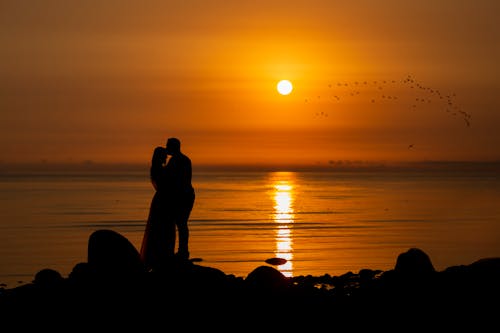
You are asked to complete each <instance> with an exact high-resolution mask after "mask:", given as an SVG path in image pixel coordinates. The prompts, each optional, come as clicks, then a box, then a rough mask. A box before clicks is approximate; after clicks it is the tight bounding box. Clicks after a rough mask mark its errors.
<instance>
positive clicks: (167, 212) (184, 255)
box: [140, 138, 195, 270]
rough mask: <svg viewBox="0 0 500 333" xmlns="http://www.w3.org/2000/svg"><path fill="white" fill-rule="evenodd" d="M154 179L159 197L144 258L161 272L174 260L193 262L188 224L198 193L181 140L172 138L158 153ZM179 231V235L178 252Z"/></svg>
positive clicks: (147, 232) (155, 199) (148, 225)
mask: <svg viewBox="0 0 500 333" xmlns="http://www.w3.org/2000/svg"><path fill="white" fill-rule="evenodd" d="M167 159H168V162H167ZM150 177H151V182H152V184H153V187H154V188H155V194H154V196H153V199H152V201H151V206H150V209H149V215H148V220H147V223H146V230H145V232H144V237H143V240H142V244H141V250H140V254H141V258H142V260H143V262H144V264H145V265H146V268H147V269H148V270H158V269H161V268H162V267H164V266H165V265H168V264H169V263H170V262H172V260H174V259H181V260H188V259H189V247H188V241H189V229H188V220H189V215H190V214H191V210H192V209H193V205H194V199H195V192H194V188H193V186H192V183H191V178H192V166H191V160H190V159H189V157H187V156H186V155H184V154H183V153H182V152H181V142H180V140H179V139H177V138H169V139H168V140H167V145H166V147H156V148H155V149H154V151H153V156H152V158H151V167H150ZM176 231H177V232H178V234H179V240H178V248H177V252H175V243H176Z"/></svg>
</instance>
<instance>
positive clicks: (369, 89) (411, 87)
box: [304, 75, 471, 148]
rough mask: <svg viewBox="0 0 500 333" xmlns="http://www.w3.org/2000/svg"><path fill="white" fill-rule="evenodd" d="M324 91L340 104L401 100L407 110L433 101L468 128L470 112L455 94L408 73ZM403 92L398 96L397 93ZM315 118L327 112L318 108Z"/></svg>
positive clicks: (331, 87) (329, 97)
mask: <svg viewBox="0 0 500 333" xmlns="http://www.w3.org/2000/svg"><path fill="white" fill-rule="evenodd" d="M328 91H329V92H330V95H329V96H328V99H329V100H330V102H335V103H341V102H342V101H344V100H345V99H347V98H355V97H362V96H365V97H367V102H369V103H380V102H392V103H394V102H396V101H397V102H400V101H404V102H405V103H406V104H407V106H408V107H410V108H411V109H417V108H420V107H424V106H425V107H427V108H429V107H430V105H433V104H437V107H438V108H439V109H442V110H444V112H447V113H448V114H450V116H454V117H460V118H462V120H463V121H464V123H465V125H466V126H467V127H470V125H471V122H470V119H471V115H470V114H469V113H467V112H465V111H463V110H462V108H461V107H460V106H459V104H458V103H457V102H456V101H455V98H456V94H455V93H451V94H444V93H442V92H441V91H440V90H439V89H434V88H431V87H428V86H425V85H423V84H422V83H420V82H418V81H417V80H415V79H414V78H413V77H412V76H411V75H408V76H407V77H405V78H404V79H402V80H380V81H352V82H338V83H336V84H329V85H328ZM401 93H403V94H405V96H400V95H398V94H401ZM320 100H322V96H319V95H318V96H316V97H315V98H306V99H305V100H304V102H305V103H314V102H317V101H320ZM315 116H317V117H328V112H326V111H318V112H316V113H315ZM409 148H411V147H409Z"/></svg>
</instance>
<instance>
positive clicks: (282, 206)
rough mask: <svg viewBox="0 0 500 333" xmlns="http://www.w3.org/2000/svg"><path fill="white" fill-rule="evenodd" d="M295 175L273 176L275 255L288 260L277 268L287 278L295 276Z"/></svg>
mask: <svg viewBox="0 0 500 333" xmlns="http://www.w3.org/2000/svg"><path fill="white" fill-rule="evenodd" d="M293 178H294V173H292V172H275V173H273V174H272V176H271V181H272V186H273V199H274V214H273V220H274V222H275V223H276V224H277V228H276V230H277V231H276V249H275V251H274V254H275V256H276V257H278V258H283V259H286V260H287V262H286V263H285V264H283V265H280V266H278V267H277V269H278V270H279V271H280V272H282V273H283V274H284V275H285V276H289V277H290V276H292V275H293V265H292V259H293V241H292V239H293V238H292V228H291V226H292V224H293V222H294V219H295V214H294V200H295V194H294V182H293Z"/></svg>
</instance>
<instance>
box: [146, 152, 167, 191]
mask: <svg viewBox="0 0 500 333" xmlns="http://www.w3.org/2000/svg"><path fill="white" fill-rule="evenodd" d="M166 161H167V150H166V149H165V147H156V148H155V150H154V152H153V157H152V158H151V168H150V177H151V181H152V182H153V185H154V186H155V188H156V187H157V185H158V183H159V181H160V177H161V172H162V167H163V164H164V163H165V162H166Z"/></svg>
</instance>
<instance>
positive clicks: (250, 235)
mask: <svg viewBox="0 0 500 333" xmlns="http://www.w3.org/2000/svg"><path fill="white" fill-rule="evenodd" d="M147 172H148V171H147V170H145V171H143V172H117V173H110V172H86V173H73V174H71V173H65V174H59V173H41V174H33V173H20V174H16V175H1V176H0V214H1V215H0V217H1V218H0V283H2V284H3V286H7V287H15V286H16V285H18V284H20V283H26V282H30V281H32V280H33V278H34V274H36V272H38V271H39V270H41V269H43V268H52V269H55V270H57V271H59V272H60V273H61V274H62V275H63V276H67V275H68V274H69V273H70V272H71V270H72V268H73V267H74V266H75V265H76V264H77V263H79V262H85V261H86V260H87V241H88V237H89V236H90V234H91V233H92V232H93V231H95V230H98V229H112V230H115V231H117V232H119V233H121V234H122V235H124V236H125V237H127V238H128V239H129V240H130V241H131V242H132V244H134V245H135V246H136V248H137V249H139V247H140V242H141V240H142V235H143V232H144V227H145V222H146V218H147V215H148V210H149V204H150V200H151V198H152V196H153V188H152V186H151V184H150V182H149V178H148V173H147ZM193 183H194V186H195V188H196V195H197V197H196V202H195V206H194V209H193V212H192V215H191V220H190V231H191V237H190V251H191V256H192V257H201V258H203V261H202V262H201V263H200V264H201V265H206V266H211V267H215V268H219V269H221V270H222V271H224V272H225V273H226V274H234V275H236V276H243V277H244V276H246V275H247V274H248V273H250V272H251V271H252V270H253V269H254V268H256V267H258V266H260V265H266V264H265V263H264V260H265V259H267V258H270V257H282V258H285V259H288V263H287V264H285V265H283V266H279V267H278V269H280V270H281V271H282V272H283V273H284V274H285V275H287V276H292V275H293V276H298V275H308V274H311V275H323V274H326V273H328V274H330V275H340V274H343V273H346V272H348V271H352V272H358V271H359V270H360V269H362V268H372V269H382V270H387V269H392V268H393V267H394V264H395V261H396V258H397V256H398V255H399V254H400V253H402V252H404V251H406V250H407V249H409V248H411V247H418V248H421V249H422V250H424V251H425V252H426V253H427V254H429V256H430V258H431V260H432V262H433V264H434V266H435V268H436V269H438V270H442V269H445V268H446V267H449V266H453V265H460V264H469V263H471V262H473V261H475V260H478V259H481V258H485V257H500V204H499V203H500V179H499V177H498V174H497V173H495V172H487V173H482V172H473V171H470V172H443V171H439V172H435V171H425V172H415V171H411V172H410V171H407V172H401V171H400V172H389V171H383V172H368V171H362V172H358V171H342V172H333V171H325V172H316V171H315V172H257V171H255V172H243V171H229V172H228V171H202V172H195V174H194V179H193Z"/></svg>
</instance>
